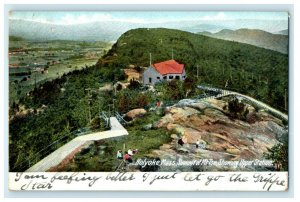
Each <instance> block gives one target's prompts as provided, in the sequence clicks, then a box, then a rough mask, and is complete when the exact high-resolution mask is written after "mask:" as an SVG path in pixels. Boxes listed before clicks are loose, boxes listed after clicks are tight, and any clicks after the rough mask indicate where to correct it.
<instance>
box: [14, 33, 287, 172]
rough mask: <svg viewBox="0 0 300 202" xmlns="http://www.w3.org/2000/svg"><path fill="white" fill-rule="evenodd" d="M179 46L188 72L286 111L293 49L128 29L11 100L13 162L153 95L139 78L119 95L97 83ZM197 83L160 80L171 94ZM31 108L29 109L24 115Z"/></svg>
mask: <svg viewBox="0 0 300 202" xmlns="http://www.w3.org/2000/svg"><path fill="white" fill-rule="evenodd" d="M172 49H173V52H174V59H175V60H177V61H178V62H180V63H183V64H185V66H186V70H187V73H188V76H189V77H190V78H193V79H195V78H196V79H198V81H197V83H205V84H210V85H213V86H217V87H222V88H228V89H233V90H235V91H238V92H240V93H244V94H247V95H250V96H252V97H255V98H257V99H258V100H261V101H264V102H266V103H268V104H270V105H271V106H273V107H275V108H278V109H280V110H282V111H284V96H285V92H286V89H287V87H288V56H287V55H285V54H281V53H278V52H275V51H270V50H266V49H263V48H258V47H255V46H251V45H246V44H240V43H235V42H230V41H223V40H219V39H214V38H210V37H206V36H201V35H197V34H192V33H188V32H183V31H179V30H170V29H135V30H131V31H128V32H126V33H124V34H123V35H122V36H121V37H120V38H119V40H118V41H117V42H116V43H115V44H114V46H113V47H112V49H111V50H110V51H109V52H108V53H107V54H106V55H105V56H104V57H102V58H101V59H99V61H98V63H97V64H96V65H93V66H90V67H87V68H85V69H82V70H75V71H73V72H70V73H68V74H64V75H62V76H60V77H59V78H57V79H54V80H52V81H47V82H45V83H43V84H39V85H38V86H36V87H35V88H34V90H33V91H31V92H30V93H28V94H27V95H26V96H25V97H23V98H21V99H20V100H18V101H17V102H13V103H12V105H11V106H10V123H9V138H10V142H9V143H10V144H9V152H10V161H9V162H10V170H13V171H20V170H21V171H23V170H22V169H21V168H19V167H18V165H20V164H22V162H25V163H28V162H27V160H28V159H35V160H36V161H37V160H39V159H41V158H43V157H44V156H43V155H42V154H40V155H39V154H37V152H39V151H40V150H42V149H43V148H45V147H47V146H48V145H49V144H51V143H52V142H54V141H57V140H59V139H61V138H63V137H65V136H67V138H66V139H71V138H73V137H74V131H76V130H78V129H79V128H82V127H87V126H88V127H91V128H93V127H94V128H97V126H98V125H99V121H100V120H99V118H98V113H99V112H100V111H102V110H103V111H109V110H111V107H114V106H115V107H116V108H117V110H119V111H120V112H123V113H125V112H126V111H128V110H130V109H133V108H136V107H146V106H148V105H149V104H150V103H152V102H154V101H155V99H156V98H155V97H153V95H151V94H149V93H148V94H143V95H142V94H140V90H139V88H140V87H139V86H135V85H134V84H132V88H129V89H126V90H119V91H120V92H118V93H117V95H115V94H114V92H112V91H98V90H97V89H99V87H101V86H103V84H105V83H107V82H113V83H115V82H117V81H120V80H121V81H122V80H124V79H125V76H124V72H123V71H122V69H123V68H125V67H127V66H128V65H130V64H133V65H135V66H137V67H139V66H148V64H149V53H152V58H153V60H152V62H153V63H155V62H161V61H164V60H168V59H171V57H172V56H171V54H172ZM197 66H198V68H197ZM197 72H198V75H199V76H198V78H197V77H196V76H195V75H197ZM193 79H192V80H193ZM189 82H190V83H189ZM194 83H195V82H194V81H193V82H191V81H188V82H185V83H184V84H178V83H177V82H173V83H171V84H170V85H169V84H162V85H158V88H162V90H164V93H163V94H164V98H165V99H167V98H168V99H180V98H183V97H184V95H185V94H186V92H185V91H186V89H188V88H190V87H191V86H194ZM164 85H166V86H167V87H164ZM168 85H169V86H168ZM172 86H181V87H180V88H181V90H180V91H176V90H174V88H173V87H172ZM113 104H114V105H113ZM42 108H43V111H42V112H41V113H40V112H39V110H40V109H42ZM29 109H30V110H32V111H31V112H30V113H26V114H22V115H20V114H19V115H17V114H18V113H19V112H20V111H26V110H29ZM100 125H101V122H100ZM59 146H61V145H59V144H58V145H56V147H59ZM51 149H53V150H54V149H56V148H55V147H53V148H51ZM31 163H34V162H31ZM16 165H17V167H15V166H16ZM28 166H29V165H27V167H28ZM25 167H26V166H25ZM23 169H24V168H23Z"/></svg>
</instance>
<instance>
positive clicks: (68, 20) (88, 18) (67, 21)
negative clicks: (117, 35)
mask: <svg viewBox="0 0 300 202" xmlns="http://www.w3.org/2000/svg"><path fill="white" fill-rule="evenodd" d="M10 19H15V20H28V21H33V22H39V23H46V24H57V25H76V24H85V23H93V22H130V23H147V22H146V21H145V20H144V19H141V18H128V17H126V18H118V17H114V16H112V15H111V14H108V13H94V14H77V15H76V13H75V15H74V14H73V13H72V12H70V13H67V14H65V15H62V17H60V18H59V19H52V18H50V17H48V18H47V17H44V16H31V17H30V18H28V17H25V18H20V17H14V16H11V17H10Z"/></svg>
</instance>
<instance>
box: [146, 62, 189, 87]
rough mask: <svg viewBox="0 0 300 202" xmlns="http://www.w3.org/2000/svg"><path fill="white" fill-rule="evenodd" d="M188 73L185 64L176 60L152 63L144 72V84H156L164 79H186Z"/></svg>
mask: <svg viewBox="0 0 300 202" xmlns="http://www.w3.org/2000/svg"><path fill="white" fill-rule="evenodd" d="M185 78H186V73H185V69H184V64H180V63H178V62H176V61H175V60H167V61H164V62H159V63H155V64H153V65H151V66H150V67H149V68H148V69H147V70H146V71H145V72H144V73H143V84H144V85H154V84H155V83H157V82H161V81H163V80H166V81H170V80H173V79H178V80H184V79H185Z"/></svg>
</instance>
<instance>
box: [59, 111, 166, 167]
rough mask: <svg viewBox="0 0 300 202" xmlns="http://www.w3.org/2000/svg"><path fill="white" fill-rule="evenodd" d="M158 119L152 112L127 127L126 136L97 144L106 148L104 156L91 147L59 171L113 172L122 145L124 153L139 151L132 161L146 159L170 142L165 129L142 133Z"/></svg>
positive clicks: (117, 162) (118, 162) (94, 147)
mask: <svg viewBox="0 0 300 202" xmlns="http://www.w3.org/2000/svg"><path fill="white" fill-rule="evenodd" d="M160 118H161V117H160V116H158V115H156V114H155V113H154V112H150V113H147V114H146V115H145V116H144V117H141V118H139V119H136V120H135V121H134V123H133V124H132V125H131V126H128V127H127V130H128V132H129V135H128V136H125V137H121V138H116V139H107V140H105V141H101V142H100V143H99V144H100V145H103V146H106V148H107V149H106V150H105V151H104V152H105V153H104V154H102V155H101V154H98V153H95V152H94V151H95V150H96V146H95V145H92V149H91V150H90V151H89V152H88V153H86V154H83V155H80V154H78V155H77V157H76V158H75V162H74V163H71V164H70V165H68V166H66V167H65V168H63V169H62V170H61V171H77V172H78V171H81V172H84V171H98V172H99V171H102V172H103V171H107V172H111V171H114V170H115V169H116V167H117V166H118V165H119V164H120V161H119V160H117V159H116V154H117V151H118V150H123V146H124V144H125V149H126V151H127V150H128V149H130V148H131V149H138V150H139V152H138V154H136V155H134V156H133V159H134V160H136V159H138V158H143V157H146V156H147V155H148V154H149V153H150V152H151V150H153V149H158V148H159V147H160V146H161V145H162V144H164V143H167V142H170V141H171V138H170V134H169V133H168V131H167V130H166V129H163V128H160V129H157V128H156V129H152V130H147V131H143V125H144V124H149V123H154V122H156V121H158V120H159V119H160Z"/></svg>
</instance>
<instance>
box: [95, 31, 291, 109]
mask: <svg viewBox="0 0 300 202" xmlns="http://www.w3.org/2000/svg"><path fill="white" fill-rule="evenodd" d="M172 50H173V54H174V59H175V60H177V61H178V62H180V63H183V64H185V67H186V70H187V73H188V75H196V74H197V69H198V74H199V78H200V80H201V82H202V83H206V84H211V85H213V86H218V87H221V88H225V87H226V88H228V89H232V90H235V91H238V92H240V93H244V94H247V95H250V96H252V97H254V98H256V99H258V100H261V101H263V102H265V103H267V104H269V105H271V106H273V107H275V108H278V109H279V110H281V111H284V112H286V113H287V110H286V109H287V106H285V98H286V99H287V98H288V95H287V93H288V89H287V88H288V55H286V54H282V53H279V52H276V51H272V50H268V49H264V48H259V47H256V46H252V45H247V44H242V43H237V42H232V41H225V40H220V39H215V38H211V37H207V36H202V35H198V34H193V33H189V32H184V31H179V30H172V29H164V28H157V29H144V28H141V29H135V30H130V31H128V32H126V33H124V34H123V35H122V36H121V37H120V38H119V40H118V41H117V42H116V43H115V44H114V45H113V47H112V49H111V50H110V51H109V52H108V54H107V55H106V56H105V57H103V58H101V59H100V60H99V62H98V66H107V67H114V68H124V67H126V66H128V64H134V65H136V66H148V65H149V54H150V53H151V55H152V63H155V62H161V61H164V60H169V59H171V58H172ZM197 66H198V68H197ZM287 103H288V101H287V102H286V104H287Z"/></svg>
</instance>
